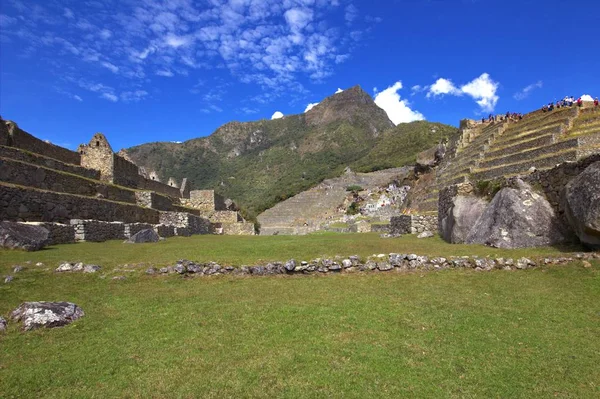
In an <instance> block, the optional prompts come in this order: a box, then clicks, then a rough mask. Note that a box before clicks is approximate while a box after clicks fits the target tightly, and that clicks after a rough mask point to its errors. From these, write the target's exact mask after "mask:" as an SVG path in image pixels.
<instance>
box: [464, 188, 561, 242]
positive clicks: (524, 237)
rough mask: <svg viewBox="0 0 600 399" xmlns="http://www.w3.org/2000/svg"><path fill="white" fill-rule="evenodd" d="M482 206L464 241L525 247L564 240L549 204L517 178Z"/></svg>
mask: <svg viewBox="0 0 600 399" xmlns="http://www.w3.org/2000/svg"><path fill="white" fill-rule="evenodd" d="M509 185H510V186H509V187H505V188H503V189H501V190H500V191H499V192H498V193H497V194H496V195H495V196H494V198H493V199H492V201H491V202H490V203H489V205H488V206H487V207H486V208H485V210H484V212H483V214H482V215H481V216H480V217H479V219H478V220H477V223H475V225H474V226H473V228H472V229H471V231H470V232H469V235H468V236H467V240H466V243H468V244H485V245H489V246H492V247H496V248H527V247H538V246H543V245H552V244H557V243H560V242H564V241H565V237H564V235H563V232H562V229H561V228H560V226H559V223H558V221H557V218H556V216H555V214H554V210H553V208H552V206H551V205H550V203H549V202H548V201H547V200H546V199H545V198H544V197H543V196H541V195H539V194H537V193H535V192H534V191H533V189H532V188H531V186H530V185H529V184H527V183H525V182H523V181H522V180H520V179H513V180H511V181H509Z"/></svg>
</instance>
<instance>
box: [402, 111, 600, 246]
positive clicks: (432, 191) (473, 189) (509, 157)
mask: <svg viewBox="0 0 600 399" xmlns="http://www.w3.org/2000/svg"><path fill="white" fill-rule="evenodd" d="M444 152H445V156H444V158H443V159H442V160H441V161H439V160H436V162H435V165H434V167H431V168H429V170H426V171H425V172H424V173H423V174H422V176H420V177H419V179H418V180H417V182H416V183H415V185H414V186H413V189H412V190H411V194H410V195H409V197H410V202H411V208H413V210H414V211H416V213H417V214H419V215H427V216H428V217H430V218H431V217H437V219H438V223H437V230H438V232H439V234H440V236H441V237H442V238H444V239H445V240H446V241H448V242H452V243H484V244H487V245H493V246H500V247H502V246H510V247H519V246H536V245H551V244H556V243H560V242H564V241H576V240H577V239H576V238H575V237H574V232H573V231H572V230H573V229H575V230H577V228H575V227H574V226H573V220H568V217H567V215H566V213H567V212H566V210H565V198H564V192H565V189H566V187H567V186H568V185H569V184H570V182H572V181H573V180H574V179H575V178H576V177H577V176H579V175H580V174H581V173H583V172H584V171H585V170H586V169H587V168H588V167H591V165H593V164H595V163H597V162H598V161H600V110H599V109H598V107H595V106H594V105H593V103H591V102H588V103H584V104H583V106H582V107H576V106H574V107H563V108H560V109H556V110H554V111H551V112H542V111H541V110H537V111H534V112H531V113H529V114H526V115H524V117H523V119H522V120H519V121H512V120H506V119H504V120H501V121H492V122H485V123H480V122H476V121H472V120H463V121H461V124H460V128H459V133H458V135H457V136H456V137H454V138H453V140H451V141H450V142H449V143H447V145H445V146H444ZM429 153H431V151H429ZM429 153H428V154H421V156H418V157H417V158H418V159H419V158H421V157H422V158H427V155H430V154H429ZM437 161H439V162H437ZM515 187H517V188H518V190H516V189H515ZM502 189H506V190H505V191H504V192H503V195H507V194H508V195H509V197H510V196H511V195H512V196H513V199H512V200H513V201H514V202H518V198H517V197H518V196H517V195H516V194H515V193H514V191H515V190H516V191H520V192H521V193H526V192H528V191H529V192H530V193H529V195H530V196H531V197H532V199H531V200H524V201H522V202H526V203H527V204H528V206H529V207H530V209H532V208H531V206H530V204H529V203H530V202H531V203H535V202H536V201H538V200H539V201H544V202H547V205H543V207H545V208H547V212H546V213H547V214H548V215H547V219H548V223H549V225H550V224H557V225H558V226H559V227H560V230H561V231H559V232H557V233H556V234H554V233H552V231H550V230H552V229H550V228H548V229H546V230H547V231H544V232H543V233H544V235H547V237H546V241H543V240H538V241H536V240H533V239H529V238H528V237H525V238H523V239H521V240H518V239H515V238H514V237H513V240H512V242H511V239H510V237H511V236H513V234H514V235H515V237H517V236H518V232H517V231H516V230H518V229H517V228H516V227H514V229H513V230H514V231H513V232H512V233H511V232H510V231H509V230H510V229H509V228H505V227H506V225H510V224H511V223H512V224H514V223H516V221H514V220H513V221H510V220H506V221H505V225H504V226H500V225H492V226H487V228H488V230H493V229H496V230H498V231H501V233H502V234H503V236H502V237H499V238H495V239H492V238H491V237H490V236H486V237H482V236H481V234H479V237H478V234H477V233H481V232H480V231H479V232H475V231H473V229H475V230H477V228H482V226H483V224H484V223H483V220H482V219H480V217H481V216H482V215H484V213H485V212H484V211H485V210H486V209H488V212H487V213H486V214H489V215H493V209H491V208H489V206H491V204H493V203H494V202H498V200H499V198H498V200H496V201H493V198H495V197H496V193H498V194H500V191H501V190H502ZM511 190H512V191H513V194H510V192H511ZM596 190H597V189H596ZM485 191H488V192H485ZM415 193H419V195H415ZM539 197H541V198H539ZM507 206H508V204H507V202H506V201H505V202H504V203H503V204H502V207H503V208H502V207H501V209H498V210H497V211H499V212H501V213H504V214H506V207H507ZM540 206H541V205H540ZM530 209H527V210H522V211H521V212H518V213H519V214H522V217H523V218H524V219H527V218H530V219H532V220H537V222H538V223H537V224H539V221H540V219H541V215H540V214H537V215H535V216H532V215H530V214H527V212H531V210H530ZM526 211H527V212H526ZM413 220H415V221H417V222H418V218H417V219H414V216H413ZM405 222H406V221H405ZM477 222H479V224H477ZM550 222H552V223H550ZM392 223H394V220H392ZM396 223H397V224H400V221H399V220H398V221H396ZM531 224H532V225H531V226H529V228H531V229H534V228H535V225H536V223H531ZM515 226H516V224H515ZM414 227H416V226H408V227H405V230H406V232H410V231H414V230H416V229H415V228H414ZM515 229H516V230H515ZM520 229H521V230H524V228H523V226H521V227H520ZM432 231H435V230H432ZM541 233H542V232H539V231H538V232H535V231H533V230H532V231H531V232H530V233H529V236H531V237H534V238H535V237H537V238H539V237H540V234H541ZM579 239H581V237H579ZM492 241H493V242H492ZM539 242H543V244H538V243H539Z"/></svg>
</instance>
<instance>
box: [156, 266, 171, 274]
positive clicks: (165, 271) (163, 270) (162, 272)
mask: <svg viewBox="0 0 600 399" xmlns="http://www.w3.org/2000/svg"><path fill="white" fill-rule="evenodd" d="M158 272H159V273H161V274H167V273H169V268H168V267H161V268H160V269H158Z"/></svg>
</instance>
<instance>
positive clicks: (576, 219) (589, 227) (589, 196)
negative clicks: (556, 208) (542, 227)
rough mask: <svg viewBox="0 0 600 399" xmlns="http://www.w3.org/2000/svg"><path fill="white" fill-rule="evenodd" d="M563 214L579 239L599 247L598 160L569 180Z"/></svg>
mask: <svg viewBox="0 0 600 399" xmlns="http://www.w3.org/2000/svg"><path fill="white" fill-rule="evenodd" d="M563 204H564V208H565V215H566V217H567V220H568V221H569V224H570V226H571V228H572V229H573V231H574V232H575V234H576V235H577V237H578V238H579V240H580V241H581V242H582V243H583V244H584V245H586V246H587V247H589V248H591V249H600V162H595V163H593V164H591V165H590V166H588V167H587V168H586V169H585V170H584V171H583V172H581V173H580V174H579V175H578V176H577V177H575V178H574V179H573V180H571V181H570V182H569V183H568V184H567V185H566V187H565V190H564V193H563Z"/></svg>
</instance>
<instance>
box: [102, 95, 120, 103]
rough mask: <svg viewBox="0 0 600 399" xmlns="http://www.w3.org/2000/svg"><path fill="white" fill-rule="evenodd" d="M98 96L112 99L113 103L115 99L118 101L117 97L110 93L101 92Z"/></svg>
mask: <svg viewBox="0 0 600 399" xmlns="http://www.w3.org/2000/svg"><path fill="white" fill-rule="evenodd" d="M100 98H103V99H105V100H108V101H112V102H113V103H116V102H117V101H119V97H117V96H115V95H114V94H111V93H102V95H101V96H100Z"/></svg>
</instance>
